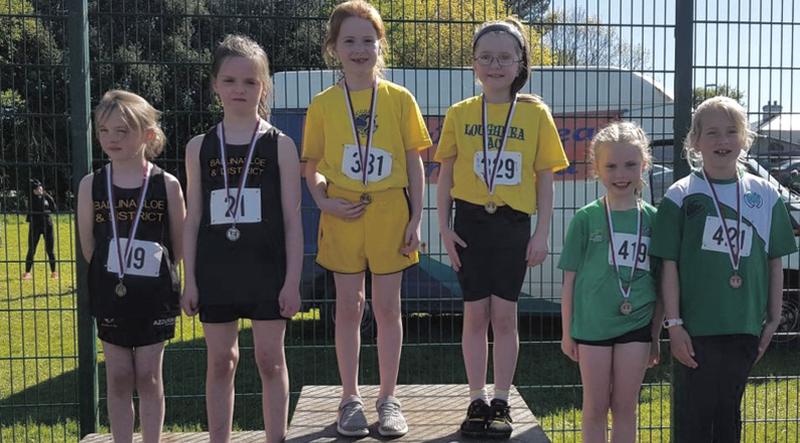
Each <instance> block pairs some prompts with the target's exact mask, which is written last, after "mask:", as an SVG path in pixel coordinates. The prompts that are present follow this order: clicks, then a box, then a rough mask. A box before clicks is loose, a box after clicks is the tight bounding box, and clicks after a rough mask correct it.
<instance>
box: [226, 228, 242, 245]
mask: <svg viewBox="0 0 800 443" xmlns="http://www.w3.org/2000/svg"><path fill="white" fill-rule="evenodd" d="M241 234H242V233H241V232H240V231H239V228H237V227H236V226H231V227H230V228H228V230H227V231H225V237H227V238H228V240H230V241H236V240H239V236H240V235H241Z"/></svg>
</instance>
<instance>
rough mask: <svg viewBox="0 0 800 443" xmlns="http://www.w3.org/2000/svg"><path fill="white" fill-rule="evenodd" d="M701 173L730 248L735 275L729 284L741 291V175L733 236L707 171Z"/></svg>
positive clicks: (730, 257)
mask: <svg viewBox="0 0 800 443" xmlns="http://www.w3.org/2000/svg"><path fill="white" fill-rule="evenodd" d="M700 171H701V172H702V174H703V180H704V181H705V182H706V184H707V185H708V188H709V189H710V190H711V196H712V197H713V198H714V209H715V210H716V212H717V218H719V220H720V223H721V224H722V230H723V231H725V235H724V236H723V238H724V239H725V244H726V245H727V246H728V258H729V259H730V261H731V267H732V268H733V275H731V277H730V278H729V279H728V284H729V285H730V287H731V288H733V289H739V288H740V287H742V283H744V279H742V277H741V276H740V275H739V264H740V263H741V262H742V251H741V248H740V244H739V242H740V241H741V238H742V236H741V232H742V210H741V209H742V207H741V194H742V192H741V190H740V189H739V187H740V185H739V174H738V173H737V174H736V232H735V233H733V235H731V233H730V231H729V230H728V223H727V222H726V221H725V218H723V217H722V208H721V203H720V200H719V196H718V195H717V191H716V189H714V184H713V183H711V181H710V180H709V179H708V177H707V176H706V171H705V169H701V170H700Z"/></svg>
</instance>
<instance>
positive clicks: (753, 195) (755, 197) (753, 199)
mask: <svg viewBox="0 0 800 443" xmlns="http://www.w3.org/2000/svg"><path fill="white" fill-rule="evenodd" d="M744 204H746V205H747V207H748V208H751V209H752V208H760V207H761V206H763V205H764V199H763V198H761V194H759V193H757V192H755V191H747V192H745V193H744Z"/></svg>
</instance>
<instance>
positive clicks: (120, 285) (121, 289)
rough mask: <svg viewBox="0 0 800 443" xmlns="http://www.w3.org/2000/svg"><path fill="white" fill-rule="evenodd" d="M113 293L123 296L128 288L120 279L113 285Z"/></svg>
mask: <svg viewBox="0 0 800 443" xmlns="http://www.w3.org/2000/svg"><path fill="white" fill-rule="evenodd" d="M114 293H115V294H117V297H120V298H121V297H125V294H127V293H128V288H126V287H125V285H124V284H123V283H122V281H120V282H119V283H117V285H116V286H114Z"/></svg>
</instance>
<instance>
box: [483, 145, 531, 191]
mask: <svg viewBox="0 0 800 443" xmlns="http://www.w3.org/2000/svg"><path fill="white" fill-rule="evenodd" d="M496 155H497V153H496V152H489V159H488V163H487V159H486V158H484V156H483V151H478V152H476V153H475V159H474V169H475V175H477V176H478V177H480V178H481V179H483V165H484V163H486V169H487V171H488V172H489V175H491V174H492V169H493V168H494V164H495V162H497V163H498V164H497V176H496V177H495V179H494V182H495V184H497V185H506V186H514V185H518V184H519V183H520V181H521V180H522V153H521V152H503V154H502V155H501V156H500V158H499V159H498V158H496Z"/></svg>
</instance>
